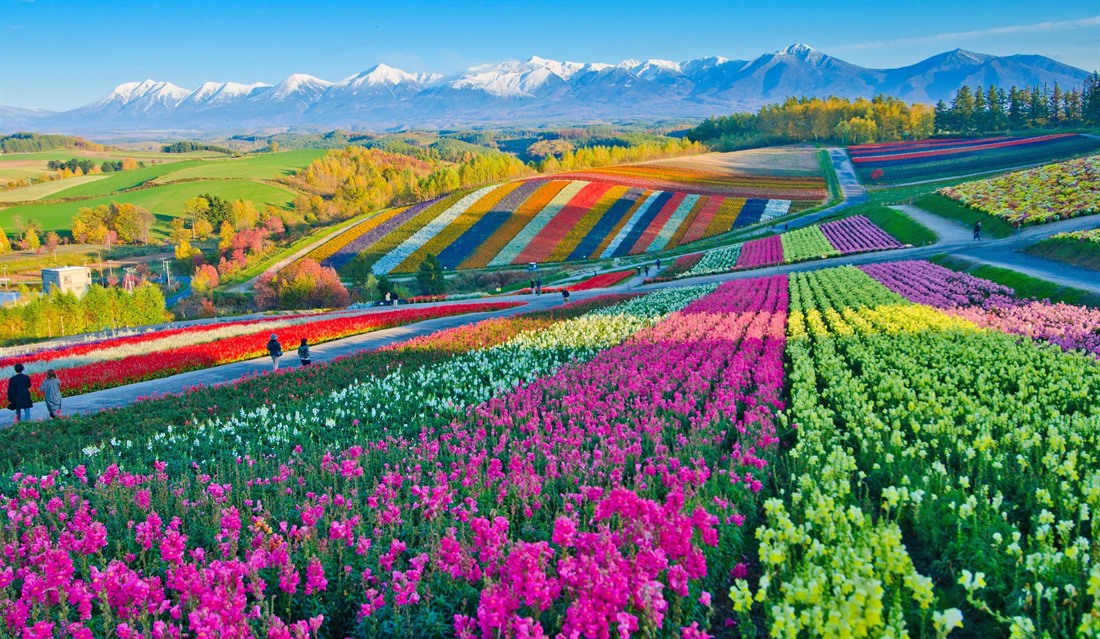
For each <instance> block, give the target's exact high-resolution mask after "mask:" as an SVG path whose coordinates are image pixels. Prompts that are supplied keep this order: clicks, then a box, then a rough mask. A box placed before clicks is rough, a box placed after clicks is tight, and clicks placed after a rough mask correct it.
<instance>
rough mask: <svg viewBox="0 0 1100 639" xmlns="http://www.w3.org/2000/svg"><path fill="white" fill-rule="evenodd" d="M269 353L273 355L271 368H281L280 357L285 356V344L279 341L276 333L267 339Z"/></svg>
mask: <svg viewBox="0 0 1100 639" xmlns="http://www.w3.org/2000/svg"><path fill="white" fill-rule="evenodd" d="M267 354H268V355H270V356H271V370H273V371H277V370H279V358H280V357H282V356H283V345H282V344H280V343H279V336H278V335H276V334H275V333H272V334H271V339H269V340H267Z"/></svg>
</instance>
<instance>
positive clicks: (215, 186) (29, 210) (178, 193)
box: [0, 180, 294, 231]
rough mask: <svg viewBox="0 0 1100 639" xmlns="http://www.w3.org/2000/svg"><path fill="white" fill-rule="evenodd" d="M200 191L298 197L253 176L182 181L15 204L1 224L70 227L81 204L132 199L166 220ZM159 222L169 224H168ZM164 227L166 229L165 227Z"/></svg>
mask: <svg viewBox="0 0 1100 639" xmlns="http://www.w3.org/2000/svg"><path fill="white" fill-rule="evenodd" d="M89 186H91V185H89ZM200 193H214V194H216V195H218V196H219V197H222V198H225V199H226V200H230V201H233V200H236V199H238V198H244V199H246V200H251V201H252V203H253V204H255V205H256V206H257V207H259V208H262V207H263V206H264V205H265V204H274V205H275V206H286V205H287V204H289V203H290V201H291V200H293V199H294V193H293V192H292V191H289V190H286V189H281V188H278V187H275V186H271V185H268V184H264V183H262V182H254V181H252V180H219V181H217V182H180V183H177V184H165V185H161V186H156V187H152V188H148V189H141V190H137V191H131V192H129V193H120V194H116V195H106V196H101V197H93V198H88V199H83V200H78V201H75V202H57V203H51V204H24V205H20V206H13V207H11V208H7V209H3V210H0V227H3V228H11V226H12V224H11V222H12V218H13V217H14V216H17V215H18V216H20V217H22V218H23V219H24V220H29V219H34V220H36V221H38V222H41V224H42V230H43V231H62V230H65V231H67V230H68V229H69V226H70V225H71V224H72V218H73V216H74V215H76V213H77V211H78V210H79V209H80V208H82V207H94V206H98V205H100V204H110V203H111V202H130V203H132V204H136V205H138V206H142V207H145V208H146V209H148V210H149V211H150V212H152V213H154V214H155V215H157V216H158V217H159V218H160V219H161V220H162V221H163V220H164V219H165V218H167V217H178V216H182V215H183V214H184V209H183V204H184V202H186V201H187V200H189V199H191V198H193V197H195V196H196V195H198V194H200ZM159 226H161V227H166V226H167V225H159ZM160 230H163V228H161V229H160Z"/></svg>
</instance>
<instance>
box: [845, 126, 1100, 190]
mask: <svg viewBox="0 0 1100 639" xmlns="http://www.w3.org/2000/svg"><path fill="white" fill-rule="evenodd" d="M1097 151H1100V140H1097V139H1095V138H1092V137H1089V136H1085V135H1078V134H1076V133H1055V134H1050V135H1037V136H1017V137H994V138H945V139H935V140H920V141H915V142H883V143H878V144H862V145H859V146H850V147H848V154H849V155H850V156H851V158H852V164H853V165H855V168H856V173H858V174H859V178H860V180H861V181H862V182H863V183H864V184H867V185H871V186H873V185H876V184H881V185H898V184H905V183H908V182H917V181H924V180H936V179H944V178H950V177H957V176H962V175H967V174H971V173H983V172H994V171H998V170H1005V169H1013V168H1018V167H1026V166H1033V165H1036V164H1044V163H1047V162H1054V161H1057V160H1063V159H1068V158H1072V157H1074V156H1077V155H1081V154H1084V153H1096V152H1097Z"/></svg>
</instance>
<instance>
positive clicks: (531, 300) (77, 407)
mask: <svg viewBox="0 0 1100 639" xmlns="http://www.w3.org/2000/svg"><path fill="white" fill-rule="evenodd" d="M606 292H607V291H599V292H590V291H582V292H577V293H574V294H573V295H572V297H571V300H572V301H580V300H583V299H587V298H589V297H594V296H597V295H601V294H604V293H606ZM511 299H514V300H515V301H520V302H526V304H524V305H523V306H517V307H515V308H509V309H504V310H500V311H492V312H487V313H469V314H466V315H456V316H451V317H440V318H437V319H431V320H425V321H423V322H418V323H416V324H408V325H405V326H398V327H395V328H387V329H383V330H380V331H373V332H370V333H363V334H361V335H354V336H352V337H347V338H344V339H339V340H333V341H331V342H326V343H324V344H317V345H315V346H312V345H311V346H310V349H309V350H310V355H311V356H312V359H313V361H314V362H325V361H331V360H333V359H336V358H337V357H343V356H346V355H352V354H354V353H358V352H360V351H365V350H373V349H376V348H381V347H383V346H387V345H389V344H395V343H398V342H403V341H405V340H409V339H412V338H414V337H419V336H421V335H428V334H430V333H434V332H436V331H440V330H443V329H447V328H454V327H456V326H463V325H466V324H473V323H475V322H479V321H481V320H484V319H489V318H494V317H508V316H511V315H516V314H518V313H524V312H527V311H534V310H546V309H550V308H554V307H556V306H561V304H562V302H561V296H560V295H550V294H547V295H542V296H535V295H517V296H511ZM511 299H509V300H508V301H511ZM379 310H392V309H379ZM284 347H285V349H286V355H284V356H283V359H282V361H281V362H280V366H279V370H281V371H285V370H292V369H295V368H298V367H299V366H300V364H299V363H298V358H297V357H296V356H295V355H294V349H295V348H296V345H293V344H284ZM270 371H271V359H270V358H268V357H260V358H256V359H251V360H246V361H243V362H236V363H233V364H224V365H222V366H215V367H214V368H208V369H204V370H197V371H191V372H188V373H181V374H179V375H173V376H171V377H164V378H161V379H154V380H149V381H145V382H139V383H137V384H130V385H127V386H119V387H117V388H110V389H107V390H102V391H96V392H94V393H85V394H83V395H76V396H73V397H66V398H64V400H63V402H62V410H63V412H64V414H66V415H73V414H77V413H94V412H98V411H101V410H105V409H108V408H119V407H122V406H127V405H129V404H132V403H134V402H135V401H138V400H139V399H140V398H143V397H150V396H155V395H164V394H170V393H180V392H183V391H184V390H186V389H188V388H191V387H193V386H215V385H218V384H225V383H229V382H233V381H236V380H239V379H241V378H244V377H248V376H250V375H258V374H263V373H268V372H270ZM60 377H62V381H64V374H63V373H62V375H60ZM13 415H14V413H11V412H10V411H2V413H0V427H3V426H8V425H9V424H11V418H12V416H13ZM45 417H46V408H45V405H44V404H42V403H41V402H39V403H36V404H35V405H34V408H33V409H32V411H31V418H32V419H35V420H36V419H44V418H45Z"/></svg>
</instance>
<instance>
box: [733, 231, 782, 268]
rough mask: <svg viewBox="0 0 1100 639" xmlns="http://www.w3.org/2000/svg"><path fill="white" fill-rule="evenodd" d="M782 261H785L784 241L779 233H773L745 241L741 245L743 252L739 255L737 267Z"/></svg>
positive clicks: (773, 263) (766, 264) (750, 266)
mask: <svg viewBox="0 0 1100 639" xmlns="http://www.w3.org/2000/svg"><path fill="white" fill-rule="evenodd" d="M781 263H783V242H782V240H780V239H779V236H778V235H773V236H771V237H765V238H761V239H759V240H749V241H748V242H745V245H744V246H742V247H741V254H740V255H738V256H737V266H736V267H735V268H738V269H749V268H760V267H763V266H775V265H777V264H781Z"/></svg>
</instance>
